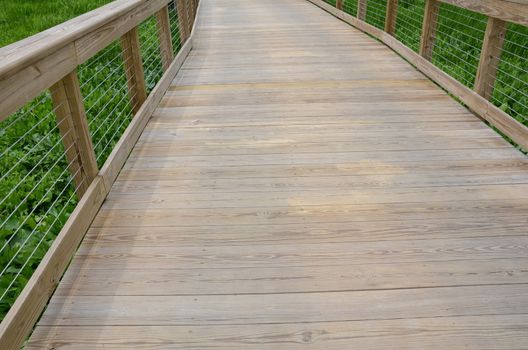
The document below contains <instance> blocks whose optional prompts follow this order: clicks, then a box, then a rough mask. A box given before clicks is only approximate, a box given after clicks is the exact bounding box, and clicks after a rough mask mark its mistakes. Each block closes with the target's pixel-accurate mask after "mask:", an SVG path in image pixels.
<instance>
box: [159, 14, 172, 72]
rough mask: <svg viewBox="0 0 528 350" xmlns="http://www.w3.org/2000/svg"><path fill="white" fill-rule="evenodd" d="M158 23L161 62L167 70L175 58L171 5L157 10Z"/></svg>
mask: <svg viewBox="0 0 528 350" xmlns="http://www.w3.org/2000/svg"><path fill="white" fill-rule="evenodd" d="M156 25H157V29H158V40H159V44H160V51H161V52H160V54H161V63H162V65H163V70H164V71H167V70H168V69H169V67H170V65H171V63H172V60H173V59H174V54H173V48H172V35H171V30H170V23H169V7H168V6H165V7H163V8H162V9H161V10H159V11H158V12H156Z"/></svg>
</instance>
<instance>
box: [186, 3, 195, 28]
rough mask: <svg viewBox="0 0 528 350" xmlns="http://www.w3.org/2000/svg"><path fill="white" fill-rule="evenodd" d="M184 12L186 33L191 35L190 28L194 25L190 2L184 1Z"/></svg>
mask: <svg viewBox="0 0 528 350" xmlns="http://www.w3.org/2000/svg"><path fill="white" fill-rule="evenodd" d="M185 11H186V16H187V33H189V36H190V35H191V31H192V27H193V24H194V15H193V12H194V10H193V5H192V0H185Z"/></svg>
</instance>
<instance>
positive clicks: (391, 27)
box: [385, 0, 398, 35]
mask: <svg viewBox="0 0 528 350" xmlns="http://www.w3.org/2000/svg"><path fill="white" fill-rule="evenodd" d="M397 17H398V0H387V13H386V16H385V31H386V32H387V33H389V34H390V35H394V32H395V31H396V19H397Z"/></svg>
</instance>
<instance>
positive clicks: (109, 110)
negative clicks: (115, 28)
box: [78, 41, 133, 167]
mask: <svg viewBox="0 0 528 350" xmlns="http://www.w3.org/2000/svg"><path fill="white" fill-rule="evenodd" d="M125 63H126V62H125V61H124V60H123V54H122V51H121V46H120V44H119V42H117V41H116V42H114V43H112V44H111V45H110V46H108V47H107V48H106V49H104V50H103V51H101V52H100V53H99V54H97V55H96V56H94V57H93V58H91V59H90V60H88V62H86V63H85V64H83V65H81V66H80V67H79V69H78V74H79V80H80V83H81V92H82V95H83V98H84V106H85V109H86V115H87V118H88V127H89V129H90V134H91V136H92V142H93V146H94V151H95V156H96V159H97V165H98V166H99V167H101V166H102V165H103V164H104V162H105V161H106V159H107V157H108V155H109V154H110V152H111V151H112V149H113V146H114V145H115V144H116V143H117V141H118V140H119V138H120V137H121V135H122V134H123V132H124V131H125V129H126V127H127V126H128V124H129V123H130V121H131V120H132V116H133V113H132V107H133V106H132V105H131V100H132V98H130V97H129V93H128V85H127V78H126V76H127V75H126V74H125Z"/></svg>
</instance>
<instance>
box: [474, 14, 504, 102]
mask: <svg viewBox="0 0 528 350" xmlns="http://www.w3.org/2000/svg"><path fill="white" fill-rule="evenodd" d="M506 30H507V23H506V22H505V21H503V20H501V19H498V18H493V17H489V18H488V24H487V27H486V33H485V34H484V42H483V44H482V52H481V53H480V61H479V67H478V71H477V77H476V79H475V91H476V92H477V93H478V94H479V95H481V96H482V97H484V98H485V99H487V100H489V99H490V98H491V95H492V94H493V88H494V85H495V78H496V75H497V68H498V65H499V63H500V56H501V53H502V45H503V44H504V38H505V37H506Z"/></svg>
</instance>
